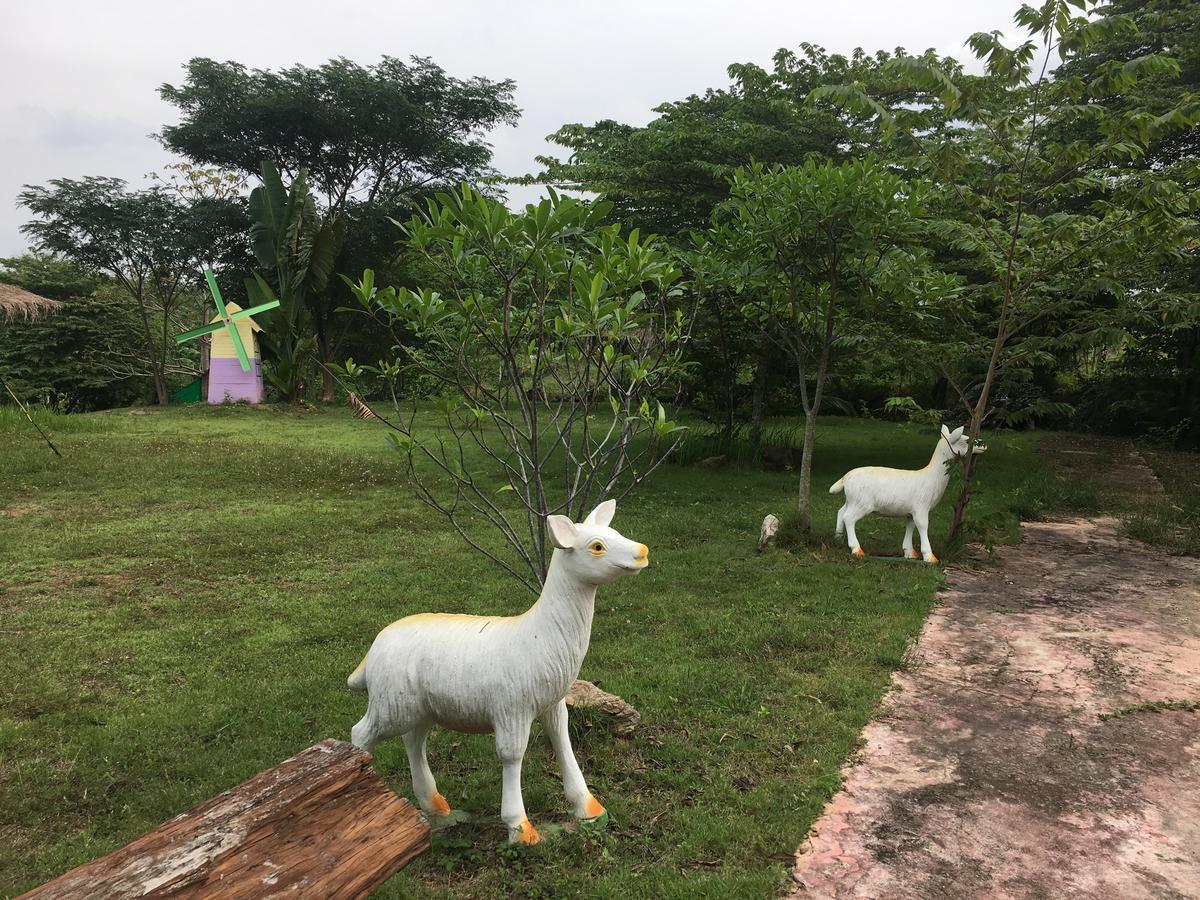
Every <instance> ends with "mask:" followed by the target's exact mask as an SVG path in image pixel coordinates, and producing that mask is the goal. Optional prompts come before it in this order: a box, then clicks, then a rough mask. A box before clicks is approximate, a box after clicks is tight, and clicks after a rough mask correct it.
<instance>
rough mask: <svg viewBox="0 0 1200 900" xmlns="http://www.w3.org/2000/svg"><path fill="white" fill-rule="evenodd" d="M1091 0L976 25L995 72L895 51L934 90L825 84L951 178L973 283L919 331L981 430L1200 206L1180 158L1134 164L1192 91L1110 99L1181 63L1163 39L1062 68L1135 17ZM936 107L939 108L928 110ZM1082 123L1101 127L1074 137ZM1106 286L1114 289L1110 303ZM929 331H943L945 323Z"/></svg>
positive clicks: (969, 463) (958, 517)
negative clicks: (1005, 35)
mask: <svg viewBox="0 0 1200 900" xmlns="http://www.w3.org/2000/svg"><path fill="white" fill-rule="evenodd" d="M1095 8H1096V4H1094V3H1093V2H1092V0H1047V2H1044V3H1043V4H1041V5H1040V6H1038V7H1037V8H1034V7H1031V6H1023V7H1022V8H1021V9H1020V10H1019V11H1018V12H1017V14H1016V21H1017V23H1018V24H1019V25H1020V26H1021V27H1022V28H1023V29H1025V30H1026V31H1027V33H1028V39H1027V40H1025V41H1023V42H1022V43H1020V44H1019V45H1018V46H1016V47H1008V46H1006V45H1005V44H1004V43H1003V42H1002V41H1001V35H1000V34H999V33H995V32H994V33H979V34H975V35H972V36H971V38H970V39H969V40H968V44H969V45H970V47H971V48H972V50H973V51H974V52H975V53H976V55H977V56H979V57H980V58H982V59H983V60H984V61H985V66H986V70H987V76H986V77H983V78H979V77H967V76H962V75H960V74H956V73H953V72H950V71H947V70H946V69H945V68H943V67H942V66H941V65H940V64H939V62H938V61H937V60H936V59H934V58H932V57H930V56H925V57H897V58H895V59H892V60H890V61H889V62H888V63H887V67H888V68H889V69H890V71H891V72H892V73H893V75H894V76H895V77H896V80H897V85H898V89H905V90H911V89H913V88H917V89H919V90H921V91H923V92H924V93H923V97H922V98H921V99H922V100H923V103H918V104H915V105H914V104H909V105H904V106H889V105H888V103H887V99H888V98H887V97H873V96H870V95H869V94H868V93H867V92H866V91H865V90H864V89H863V88H862V86H861V85H856V84H848V85H838V86H823V87H819V88H817V89H816V90H814V91H813V92H812V93H811V94H810V99H811V100H812V101H813V102H825V101H829V102H834V103H836V104H839V105H842V106H845V107H848V108H850V109H853V110H856V111H859V112H868V111H873V112H874V114H875V115H876V116H877V121H878V123H879V124H880V126H881V128H882V130H883V131H884V132H885V133H886V134H889V135H891V136H892V138H893V139H894V140H896V141H897V142H898V143H899V144H901V145H903V146H904V147H906V148H909V149H910V151H911V152H912V153H913V154H914V156H915V157H916V159H917V160H918V165H919V166H920V167H921V168H922V169H923V170H924V172H925V173H926V174H927V175H928V176H929V178H930V179H931V180H932V181H935V182H936V183H937V184H938V185H939V190H940V192H941V197H940V198H939V199H940V201H941V202H940V203H939V208H940V209H941V211H942V212H941V215H942V218H941V221H940V223H939V225H938V229H937V231H938V233H939V235H940V237H941V239H942V241H943V243H944V245H945V246H946V247H947V248H949V252H950V258H949V259H948V260H946V267H947V269H949V270H950V271H953V272H955V273H956V274H957V275H958V276H959V278H960V279H961V290H959V291H958V292H943V293H941V294H940V295H939V297H937V298H931V300H930V302H927V303H923V304H919V305H918V306H915V307H914V311H915V312H916V313H917V314H918V316H919V318H920V320H921V321H923V322H925V323H926V324H927V323H929V322H930V321H933V320H936V321H937V322H938V328H937V329H935V331H936V333H937V337H938V339H936V340H933V339H930V340H922V341H917V342H914V344H913V347H914V349H917V348H920V347H924V351H925V354H924V355H925V357H926V359H927V360H928V361H929V362H930V364H931V365H935V366H936V367H937V368H938V370H939V371H940V372H941V373H942V374H943V375H944V376H945V377H946V378H947V380H948V381H949V383H950V384H951V386H952V389H953V392H954V394H955V396H956V398H957V400H958V402H959V403H961V405H962V409H963V411H964V413H965V414H966V415H967V417H968V420H969V423H970V431H969V433H970V436H971V438H972V440H975V439H978V437H979V434H980V431H981V429H982V428H983V426H984V423H985V422H986V421H987V419H988V416H989V413H990V412H991V411H992V410H993V408H994V403H995V399H996V388H997V385H999V384H1002V383H1003V379H1004V378H1005V377H1006V375H1008V374H1010V373H1014V372H1019V371H1020V370H1021V368H1022V367H1027V366H1028V365H1030V364H1031V363H1033V362H1035V361H1037V359H1038V358H1039V356H1040V357H1041V358H1043V359H1044V358H1046V357H1045V354H1047V353H1048V352H1050V351H1053V350H1055V349H1061V348H1063V347H1064V346H1066V344H1067V342H1069V341H1077V340H1086V339H1093V340H1095V339H1098V338H1099V337H1100V336H1102V333H1103V330H1104V327H1105V326H1106V325H1108V324H1111V320H1108V319H1106V318H1105V317H1104V316H1097V315H1096V311H1097V310H1100V309H1102V307H1103V306H1104V305H1105V303H1107V305H1109V306H1113V305H1116V304H1120V303H1122V302H1126V301H1131V302H1134V303H1137V304H1143V303H1145V302H1147V300H1148V298H1147V297H1146V296H1145V295H1143V296H1140V297H1130V296H1129V295H1128V294H1127V292H1126V281H1125V279H1126V278H1127V277H1128V276H1129V275H1130V273H1133V272H1136V271H1138V270H1139V269H1140V268H1141V267H1142V266H1143V265H1144V264H1145V263H1146V261H1147V260H1148V259H1150V258H1152V257H1154V256H1157V255H1160V254H1163V253H1166V254H1171V253H1179V252H1181V251H1182V250H1183V249H1184V248H1185V247H1186V245H1187V241H1188V238H1187V234H1188V233H1189V232H1193V231H1194V228H1195V222H1194V219H1193V218H1192V216H1191V214H1192V212H1193V211H1194V210H1195V209H1196V207H1197V202H1196V196H1195V193H1194V192H1193V191H1190V190H1189V189H1187V188H1186V187H1184V186H1183V185H1181V183H1180V181H1179V180H1177V179H1176V178H1175V177H1173V176H1172V174H1170V173H1167V172H1165V171H1158V170H1154V169H1140V170H1138V169H1131V168H1129V167H1127V166H1125V165H1124V164H1125V163H1126V162H1128V160H1130V159H1131V158H1136V157H1137V156H1138V155H1139V154H1141V153H1142V152H1143V151H1144V150H1145V148H1146V147H1147V146H1148V145H1149V143H1150V142H1151V141H1153V140H1154V139H1156V138H1158V137H1161V136H1162V135H1163V134H1165V133H1168V132H1170V131H1171V130H1174V129H1181V128H1188V127H1190V126H1191V125H1193V124H1194V123H1195V122H1197V121H1200V103H1197V102H1196V101H1195V99H1193V98H1186V99H1184V101H1183V102H1182V103H1181V104H1179V105H1177V106H1175V107H1173V108H1171V109H1168V110H1166V111H1160V112H1149V111H1147V110H1146V109H1144V108H1140V107H1137V106H1130V105H1128V104H1117V105H1114V104H1111V103H1107V102H1105V101H1106V100H1107V98H1109V97H1111V96H1112V95H1113V94H1115V93H1120V92H1126V93H1127V94H1128V95H1129V96H1131V97H1132V96H1135V95H1134V94H1131V93H1129V90H1130V88H1131V87H1132V86H1134V85H1135V84H1136V83H1137V81H1138V79H1140V78H1143V77H1146V76H1164V75H1171V74H1172V73H1174V72H1177V70H1178V66H1177V64H1176V63H1175V62H1174V60H1172V59H1171V58H1169V57H1167V56H1165V55H1164V54H1161V53H1156V52H1150V53H1146V54H1144V55H1140V56H1136V57H1133V58H1130V59H1125V60H1119V59H1113V60H1109V61H1108V62H1107V63H1105V64H1104V65H1102V66H1100V67H1098V70H1097V72H1096V74H1095V75H1094V77H1093V78H1092V79H1091V80H1090V81H1084V80H1083V79H1082V78H1080V77H1078V76H1071V75H1068V76H1067V77H1063V78H1059V79H1055V78H1053V77H1052V76H1051V75H1050V74H1049V67H1050V64H1051V60H1052V59H1054V58H1055V57H1057V58H1060V59H1062V60H1065V61H1069V60H1070V59H1071V58H1072V56H1073V55H1075V54H1077V53H1080V52H1082V51H1084V50H1086V49H1087V48H1088V47H1090V46H1092V45H1093V44H1094V43H1096V42H1097V41H1100V40H1102V39H1105V38H1106V37H1110V36H1111V35H1113V34H1114V33H1120V32H1128V31H1130V30H1131V29H1136V25H1135V24H1134V23H1133V21H1132V20H1131V19H1129V18H1128V17H1126V16H1106V17H1101V18H1093V17H1092V15H1091V12H1092V11H1093V10H1094V9H1095ZM929 110H936V111H937V116H936V119H937V123H936V124H935V123H934V122H933V121H932V120H931V119H930V117H929V115H928V111H929ZM1073 130H1078V131H1080V132H1082V133H1086V134H1087V135H1088V137H1089V139H1088V140H1086V141H1085V140H1070V139H1069V138H1066V137H1064V135H1069V134H1070V133H1071V132H1072V131H1073ZM1097 298H1102V299H1103V300H1104V302H1101V303H1097V302H1096V300H1097ZM929 337H931V338H932V337H933V335H932V334H930V335H929ZM974 464H975V457H974V456H973V455H967V456H965V457H963V480H962V488H961V491H960V494H959V497H958V500H957V502H956V504H955V510H954V518H953V521H952V525H951V537H954V536H956V535H957V534H958V532H959V531H960V529H961V527H962V524H963V521H964V516H965V511H966V507H967V504H968V502H969V500H970V492H971V485H972V476H973V469H974Z"/></svg>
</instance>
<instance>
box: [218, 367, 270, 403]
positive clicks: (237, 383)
mask: <svg viewBox="0 0 1200 900" xmlns="http://www.w3.org/2000/svg"><path fill="white" fill-rule="evenodd" d="M262 399H263V377H262V365H261V364H260V363H259V361H258V360H257V359H252V360H250V371H249V372H243V371H242V364H241V363H240V362H238V361H237V360H236V359H213V360H210V361H209V367H208V402H209V403H236V402H238V401H240V400H244V401H246V402H248V403H262Z"/></svg>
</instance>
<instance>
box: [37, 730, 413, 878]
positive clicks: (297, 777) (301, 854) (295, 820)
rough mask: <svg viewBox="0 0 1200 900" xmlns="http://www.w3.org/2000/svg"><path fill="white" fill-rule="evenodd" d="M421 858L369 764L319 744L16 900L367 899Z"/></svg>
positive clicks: (405, 816)
mask: <svg viewBox="0 0 1200 900" xmlns="http://www.w3.org/2000/svg"><path fill="white" fill-rule="evenodd" d="M427 849H429V823H428V822H426V821H425V819H424V817H423V816H421V814H420V813H419V812H418V811H417V810H416V809H415V808H414V807H413V806H412V804H410V803H409V802H408V801H407V800H402V799H401V798H399V797H397V796H396V795H395V794H394V793H393V792H392V791H391V789H390V788H388V786H387V785H386V784H384V783H383V781H382V780H381V779H380V778H379V776H378V775H377V774H375V770H374V769H372V768H371V754H369V753H367V752H366V751H365V750H361V749H359V748H358V747H355V746H353V745H352V744H348V743H346V742H344V741H335V740H326V741H322V742H321V743H319V744H317V745H316V746H313V747H309V748H308V749H307V750H305V751H304V752H302V753H299V754H297V755H296V756H293V757H292V758H291V759H289V760H286V761H285V762H283V763H280V764H279V765H278V766H276V767H275V768H273V769H268V770H267V771H266V772H263V773H261V774H259V775H256V776H254V777H253V778H251V779H250V780H249V781H246V782H244V783H242V784H240V785H238V786H237V787H235V788H233V789H232V790H228V791H226V792H225V793H223V794H221V795H219V796H217V797H213V798H212V799H211V800H208V801H206V802H205V803H201V804H200V805H199V806H197V807H195V808H194V809H192V810H190V811H189V812H186V813H183V814H182V815H179V816H176V817H175V818H174V819H171V820H170V821H169V822H165V823H163V824H162V825H160V826H159V827H158V828H155V829H154V830H153V831H151V832H148V833H147V834H144V835H142V836H141V837H140V838H138V839H137V840H135V841H133V842H132V843H130V844H126V845H125V846H124V847H122V848H121V849H119V850H115V851H113V852H112V853H110V854H108V855H107V856H102V857H101V858H100V859H97V860H94V861H93V862H90V863H87V864H86V865H83V866H80V867H79V868H77V869H72V870H71V871H70V872H67V873H66V874H64V875H60V876H59V877H58V878H56V879H54V880H53V881H51V882H48V883H46V884H44V885H42V886H41V887H39V888H35V889H34V890H32V891H30V892H29V893H28V894H25V895H24V897H25V898H37V900H49V898H73V900H74V898H84V897H86V898H89V900H91V898H116V897H122V898H125V897H172V898H176V897H178V898H191V897H206V898H211V897H217V898H232V897H246V898H249V897H255V898H259V897H274V896H276V895H281V894H287V895H288V896H289V897H321V898H335V897H336V898H340V897H365V896H366V895H367V894H369V893H370V892H371V890H372V889H373V888H375V887H377V886H378V885H380V884H381V883H383V882H384V881H386V880H387V879H388V878H390V877H391V876H392V875H394V874H395V873H396V872H398V871H399V870H400V869H402V868H403V867H404V866H405V865H407V864H408V863H409V862H410V861H412V859H413V858H414V857H416V856H418V855H419V854H421V853H423V852H424V851H425V850H427Z"/></svg>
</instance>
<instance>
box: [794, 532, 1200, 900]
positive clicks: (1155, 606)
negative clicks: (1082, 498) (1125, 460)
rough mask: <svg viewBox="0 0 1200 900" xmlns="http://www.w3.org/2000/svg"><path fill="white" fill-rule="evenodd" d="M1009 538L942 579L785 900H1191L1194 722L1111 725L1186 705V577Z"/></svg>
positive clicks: (1195, 626) (1162, 560) (1065, 543)
mask: <svg viewBox="0 0 1200 900" xmlns="http://www.w3.org/2000/svg"><path fill="white" fill-rule="evenodd" d="M1023 530H1024V540H1023V541H1022V543H1021V544H1020V545H1018V546H1015V547H1009V548H1002V549H1001V551H1000V555H1001V559H1002V563H1001V565H1000V566H998V567H997V566H991V567H985V568H981V569H980V570H978V571H974V572H972V571H965V570H952V571H950V572H948V573H947V589H946V590H945V592H944V593H943V594H942V595H941V605H940V606H939V607H938V608H937V609H936V610H935V611H934V613H933V614H932V615H931V617H930V619H929V621H928V622H927V623H926V626H925V629H924V631H923V632H922V634H921V638H920V641H919V643H918V645H917V647H916V648H915V650H914V654H913V657H914V658H913V660H912V665H911V666H910V667H909V668H908V670H907V671H905V672H900V673H897V675H896V679H895V680H896V688H897V689H896V690H895V691H893V692H892V693H891V694H890V695H889V697H888V699H887V700H886V702H885V706H884V710H883V712H882V714H881V715H880V717H879V718H877V719H876V720H875V721H874V722H873V723H872V724H871V725H869V726H868V727H867V729H866V731H865V732H864V734H863V739H864V744H865V746H864V747H863V749H862V751H861V753H860V754H859V755H858V757H857V758H856V760H855V762H854V764H853V765H852V767H851V768H850V769H849V770H848V771H847V772H846V777H845V782H844V787H843V789H842V791H841V792H839V793H838V794H837V795H836V796H835V797H834V798H833V800H832V801H830V803H829V805H828V806H827V807H826V809H825V812H824V814H823V815H822V816H821V818H820V819H819V820H818V821H817V823H816V825H814V826H813V830H812V832H811V834H810V836H809V839H808V840H807V841H806V842H805V844H804V846H803V847H801V848H800V850H799V852H798V853H797V854H796V865H795V870H794V877H795V884H794V893H793V894H792V896H793V897H796V898H811V897H864V898H865V897H870V898H876V900H883V898H921V900H930V898H943V897H944V898H949V897H954V898H959V897H969V898H984V897H987V898H1006V897H1012V898H1018V897H1019V898H1039V900H1040V898H1060V897H1061V898H1079V897H1098V898H1099V897H1103V898H1118V897H1119V898H1129V897H1156V898H1159V897H1161V898H1181V897H1200V712H1191V711H1186V710H1183V709H1161V710H1157V711H1156V710H1150V709H1130V707H1136V706H1137V705H1138V704H1146V703H1152V702H1154V701H1161V700H1173V701H1198V700H1200V560H1196V559H1191V558H1180V557H1166V556H1162V555H1159V554H1156V553H1154V552H1153V551H1152V550H1150V549H1149V548H1147V547H1145V546H1143V545H1140V544H1137V543H1134V542H1131V541H1128V540H1124V539H1120V538H1118V535H1117V529H1116V523H1115V522H1113V521H1112V520H1098V521H1094V522H1070V523H1034V524H1030V525H1027V526H1025V527H1024V529H1023ZM1118 711H1123V712H1122V713H1121V714H1120V715H1117V716H1115V717H1111V718H1101V716H1102V715H1103V716H1110V715H1111V714H1113V713H1117V712H1118Z"/></svg>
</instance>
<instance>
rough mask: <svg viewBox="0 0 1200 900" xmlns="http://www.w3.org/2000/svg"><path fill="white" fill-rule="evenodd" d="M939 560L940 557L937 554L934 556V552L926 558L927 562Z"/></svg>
mask: <svg viewBox="0 0 1200 900" xmlns="http://www.w3.org/2000/svg"><path fill="white" fill-rule="evenodd" d="M937 561H938V558H937V557H936V556H934V555H933V554H932V553H930V554H929V557H928V558H927V559H926V560H925V562H927V563H935V562H937Z"/></svg>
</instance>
